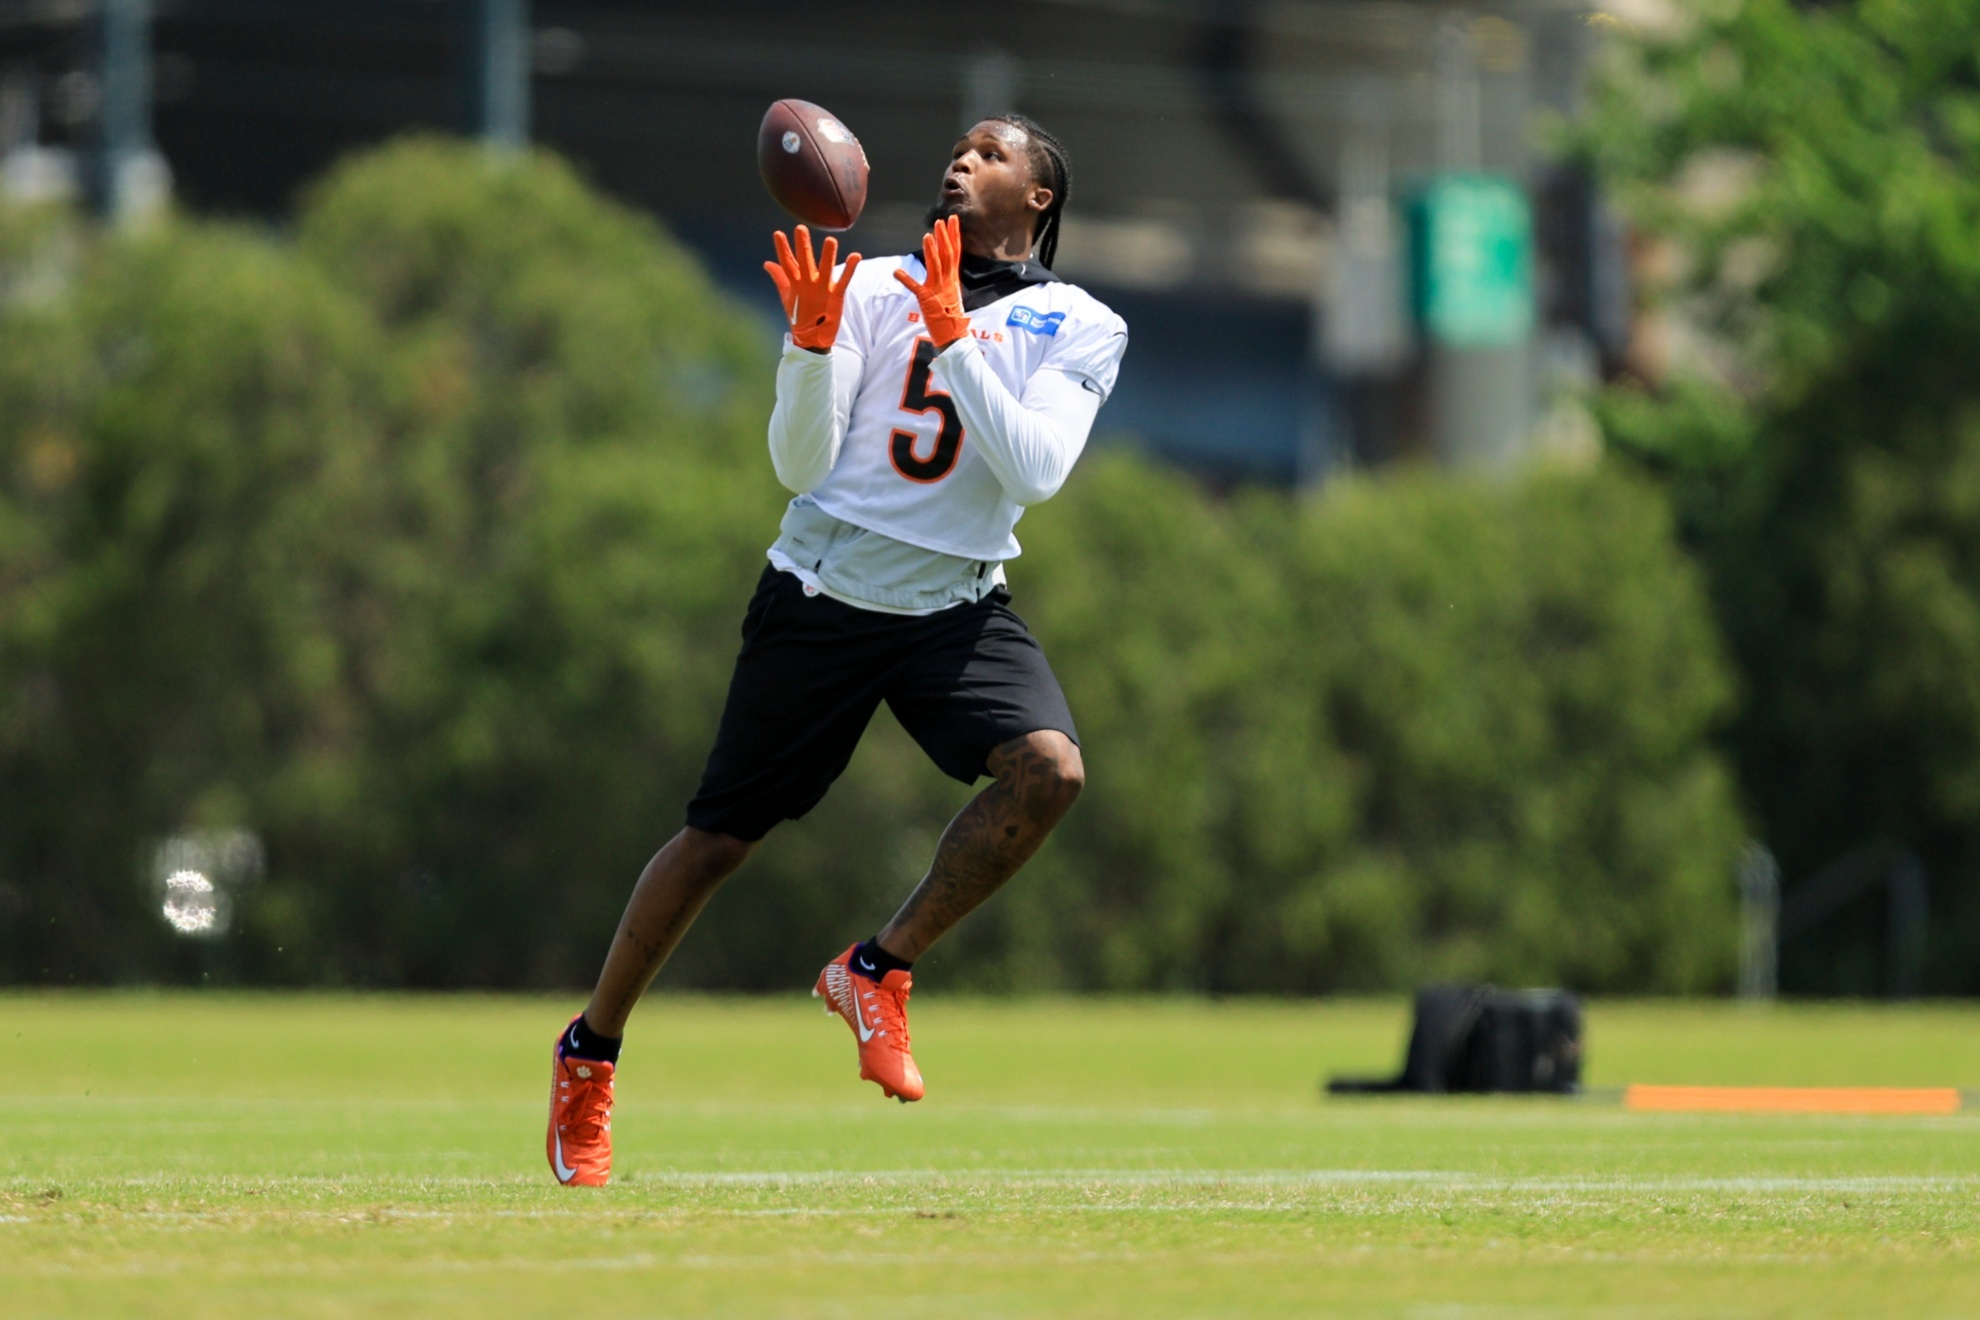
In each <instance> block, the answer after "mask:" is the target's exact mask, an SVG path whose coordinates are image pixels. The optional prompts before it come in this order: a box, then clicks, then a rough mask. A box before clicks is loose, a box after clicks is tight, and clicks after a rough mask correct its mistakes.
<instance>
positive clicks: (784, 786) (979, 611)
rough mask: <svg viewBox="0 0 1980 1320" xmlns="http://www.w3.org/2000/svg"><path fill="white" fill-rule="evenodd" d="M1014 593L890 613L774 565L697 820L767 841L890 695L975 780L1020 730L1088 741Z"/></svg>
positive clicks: (901, 714)
mask: <svg viewBox="0 0 1980 1320" xmlns="http://www.w3.org/2000/svg"><path fill="white" fill-rule="evenodd" d="M1010 598H1011V597H1010V593H1009V592H1007V591H1005V590H1004V589H1003V588H1002V587H998V588H997V589H996V590H994V591H992V592H991V593H990V594H989V595H988V596H985V597H984V598H983V599H982V600H979V601H977V602H976V603H975V604H973V605H957V606H954V607H953V608H950V609H946V610H942V611H941V612H939V613H936V614H927V615H920V616H914V615H903V614H882V613H880V612H878V611H876V610H862V609H856V608H854V607H853V606H851V605H847V604H845V603H844V602H842V601H836V600H833V599H832V598H831V597H830V596H825V595H812V594H809V593H807V592H806V590H805V588H804V585H803V584H802V583H800V582H799V581H798V580H797V578H796V577H794V576H792V575H791V574H789V573H784V572H780V571H778V570H777V569H775V568H766V569H764V570H763V577H762V578H761V579H760V580H759V581H758V582H757V586H756V595H755V596H754V597H752V598H751V600H750V602H749V610H748V612H747V613H746V614H745V615H744V616H743V626H742V636H743V646H742V654H741V655H739V656H737V657H736V672H735V677H733V678H732V679H730V681H729V699H728V702H727V704H726V705H724V706H723V708H722V728H721V732H720V733H718V734H717V735H716V736H715V750H714V751H712V752H710V753H709V755H708V768H707V770H706V771H704V772H703V774H702V779H701V791H700V792H698V793H696V794H695V796H694V801H693V802H691V803H689V804H688V812H687V819H688V824H690V825H692V826H694V827H695V828H696V829H702V830H710V831H713V832H715V833H718V834H728V835H732V836H734V837H735V838H738V839H760V838H762V837H763V836H764V835H765V834H768V833H769V832H770V829H771V827H772V826H774V825H776V824H777V822H779V821H783V820H796V819H797V818H798V817H799V816H802V815H804V813H805V812H807V811H810V810H811V809H812V808H813V807H815V806H817V805H818V802H819V800H820V799H821V798H823V797H824V796H825V790H826V789H828V788H830V787H831V786H832V781H833V780H835V779H837V778H838V777H839V775H840V774H841V773H842V772H843V771H844V770H845V768H846V766H847V764H848V763H849V762H850V761H851V760H852V754H853V749H854V748H855V747H857V746H858V745H859V739H860V735H861V734H863V733H865V732H866V725H867V722H868V721H870V720H871V719H872V718H873V712H874V710H875V709H876V708H877V707H878V706H879V704H880V703H881V702H882V701H883V700H884V701H885V702H886V703H887V705H888V707H889V708H890V709H892V711H893V712H894V718H896V719H898V720H899V721H900V722H901V727H902V728H904V729H906V730H907V731H908V733H909V734H910V735H911V736H912V737H913V738H914V740H915V741H916V742H917V743H919V744H921V749H922V750H923V751H925V752H927V753H928V755H929V758H930V759H931V760H933V761H934V762H935V764H936V765H938V766H940V767H941V769H942V771H943V773H945V774H948V775H950V776H952V777H954V778H956V779H960V780H962V782H964V783H965V784H970V783H974V782H975V781H976V779H977V778H978V776H980V775H983V774H985V773H986V772H987V767H986V765H985V762H986V761H987V760H988V759H989V756H990V753H991V751H992V750H993V749H995V748H996V747H998V746H1000V745H1002V744H1004V743H1007V742H1009V741H1011V740H1012V739H1013V738H1022V737H1023V736H1024V735H1025V734H1027V733H1036V732H1038V731H1039V730H1041V729H1056V730H1058V731H1059V732H1060V733H1063V734H1065V735H1066V736H1067V737H1068V738H1071V739H1072V740H1073V741H1074V742H1078V741H1079V734H1078V732H1077V731H1076V730H1074V728H1073V721H1072V712H1071V711H1070V710H1069V709H1067V707H1066V696H1065V693H1064V692H1062V691H1060V690H1059V680H1058V679H1057V678H1055V677H1054V676H1053V674H1052V667H1051V666H1050V665H1049V664H1047V663H1046V662H1045V652H1044V651H1043V650H1042V649H1040V647H1039V645H1038V643H1037V641H1035V640H1034V639H1033V638H1032V636H1031V632H1030V630H1029V629H1027V628H1026V627H1025V626H1024V620H1023V619H1020V618H1019V617H1018V616H1017V615H1016V614H1015V613H1013V612H1012V611H1011V608H1010Z"/></svg>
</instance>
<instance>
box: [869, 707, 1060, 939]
mask: <svg viewBox="0 0 1980 1320" xmlns="http://www.w3.org/2000/svg"><path fill="white" fill-rule="evenodd" d="M989 770H990V773H991V774H993V775H995V776H996V777H997V779H996V782H995V783H993V784H991V785H990V786H989V787H988V788H986V789H984V790H983V791H982V792H981V793H978V794H977V795H976V797H975V798H973V799H972V800H971V801H970V803H969V805H968V806H966V807H964V808H963V809H962V810H961V811H960V812H958V813H957V814H956V818H955V819H954V820H952V821H950V822H949V828H948V829H947V830H945V831H943V833H942V842H941V844H940V846H938V847H937V848H936V850H935V861H934V863H933V864H932V865H931V866H930V867H929V868H928V874H927V875H925V876H923V877H922V879H921V883H920V884H918V885H916V886H915V889H914V892H913V893H912V894H910V895H908V900H907V902H906V903H904V904H902V905H901V910H900V911H899V912H897V913H895V914H894V919H893V920H892V921H890V922H888V923H887V927H886V929H885V930H882V931H881V932H880V947H882V948H883V949H886V950H887V951H888V952H889V953H892V954H894V955H895V956H897V957H900V958H904V959H906V960H907V961H909V962H913V961H914V960H915V959H916V958H919V957H920V956H921V955H922V954H923V953H925V952H927V950H928V948H929V946H930V945H932V944H934V943H935V941H936V940H938V939H940V938H941V937H942V936H943V935H944V934H946V933H947V932H948V931H949V930H950V929H951V928H952V927H953V926H954V925H955V924H956V923H957V922H958V921H961V920H962V919H963V918H964V917H965V916H967V915H969V913H971V912H972V911H974V910H975V909H976V908H977V906H978V905H980V904H981V903H982V902H983V900H984V899H986V898H988V897H990V895H992V894H994V893H996V892H997V890H998V889H999V888H1000V887H1002V885H1003V883H1004V882H1005V881H1006V880H1008V879H1010V878H1011V876H1013V875H1015V874H1016V873H1017V870H1018V868H1019V867H1021V866H1023V865H1024V864H1025V863H1026V862H1027V861H1029V860H1030V859H1031V855H1032V854H1033V853H1035V852H1037V851H1038V846H1039V845H1040V844H1042V843H1044V842H1045V836H1046V835H1048V834H1050V833H1051V832H1052V827H1053V826H1054V825H1057V824H1058V823H1059V821H1060V819H1061V818H1062V817H1064V815H1065V814H1066V812H1067V810H1069V809H1070V808H1071V807H1072V804H1073V799H1075V798H1077V797H1078V796H1079V791H1080V788H1081V786H1082V785H1083V784H1084V783H1085V770H1084V767H1083V766H1082V764H1081V762H1080V756H1079V748H1078V747H1076V746H1074V745H1073V741H1072V739H1070V738H1068V737H1066V736H1065V735H1064V734H1062V733H1055V732H1049V731H1048V732H1041V733H1032V734H1026V735H1025V736H1024V737H1022V738H1017V739H1014V740H1012V741H1010V742H1007V743H1004V744H1003V745H1001V746H999V747H998V748H997V749H996V750H995V751H993V752H991V753H990V762H989Z"/></svg>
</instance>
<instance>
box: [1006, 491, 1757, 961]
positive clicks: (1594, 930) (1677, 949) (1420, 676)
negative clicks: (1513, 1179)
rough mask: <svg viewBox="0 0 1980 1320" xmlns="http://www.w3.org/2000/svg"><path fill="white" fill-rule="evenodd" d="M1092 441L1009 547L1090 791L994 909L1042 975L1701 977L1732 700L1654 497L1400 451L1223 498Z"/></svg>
mask: <svg viewBox="0 0 1980 1320" xmlns="http://www.w3.org/2000/svg"><path fill="white" fill-rule="evenodd" d="M1090 462H1091V466H1090V467H1089V469H1088V470H1086V471H1084V472H1082V473H1081V474H1079V476H1077V477H1076V478H1075V481H1074V484H1073V485H1072V486H1071V487H1070V488H1069V490H1068V491H1067V493H1066V494H1065V495H1064V496H1062V497H1061V499H1060V500H1059V501H1056V502H1054V503H1053V504H1051V505H1047V506H1046V507H1045V508H1043V509H1041V510H1039V511H1038V512H1037V513H1036V514H1035V515H1033V517H1032V518H1031V519H1030V520H1029V521H1028V522H1027V523H1026V527H1027V529H1028V531H1029V533H1030V535H1029V541H1028V545H1029V547H1030V549H1029V553H1027V555H1026V557H1025V558H1024V559H1022V560H1020V561H1019V562H1018V564H1017V566H1016V567H1015V569H1014V571H1013V580H1014V583H1015V584H1016V589H1017V590H1018V591H1019V593H1020V600H1021V602H1022V603H1026V604H1027V605H1029V606H1030V607H1031V613H1032V618H1033V621H1034V624H1035V625H1036V626H1037V627H1038V628H1039V630H1040V632H1041V634H1042V635H1043V636H1044V637H1045V638H1046V640H1047V641H1048V643H1049V644H1050V646H1051V648H1052V653H1053V656H1054V663H1055V664H1056V665H1057V666H1058V668H1059V670H1060V672H1061V674H1062V675H1063V676H1064V678H1065V682H1066V686H1067V689H1068V693H1069V695H1070V696H1071V698H1072V700H1073V707H1074V710H1075V712H1076V714H1077V716H1078V718H1079V719H1080V721H1081V731H1082V734H1083V737H1084V742H1085V746H1086V748H1087V751H1088V761H1089V787H1088V791H1087V795H1086V796H1085V797H1084V798H1083V799H1082V800H1081V803H1080V806H1079V808H1078V810H1077V811H1076V812H1075V813H1074V815H1073V816H1072V817H1071V818H1070V819H1069V820H1068V821H1067V823H1066V825H1065V826H1063V827H1062V828H1061V836H1060V837H1059V838H1057V839H1055V841H1054V844H1053V845H1052V848H1051V849H1050V850H1048V852H1047V854H1046V855H1045V856H1044V857H1043V858H1041V860H1040V861H1039V862H1038V863H1035V864H1034V865H1035V866H1037V867H1038V869H1039V870H1040V872H1041V873H1042V874H1041V876H1040V877H1038V878H1032V877H1030V876H1029V874H1027V876H1026V877H1025V878H1022V879H1020V881H1019V882H1018V885H1019V886H1021V887H1022V888H1021V890H1020V893H1019V894H1018V895H1015V896H1012V897H1011V898H1010V901H1009V902H1008V904H1007V908H1006V911H1005V914H1004V916H1003V917H1002V919H1003V920H1006V921H1009V922H1012V923H1016V924H1017V925H1019V926H1020V927H1021V928H1023V929H1026V930H1030V931H1051V932H1053V934H1052V938H1054V939H1055V940H1056V941H1058V947H1059V948H1060V950H1061V952H1060V954H1059V957H1058V959H1057V965H1058V967H1059V968H1060V969H1062V970H1061V972H1060V975H1061V976H1066V975H1067V974H1068V973H1070V977H1071V979H1070V981H1069V982H1068V983H1070V984H1075V985H1082V986H1104V987H1108V988H1130V987H1134V988H1139V987H1153V986H1162V987H1191V988H1205V989H1212V990H1219V991H1223V990H1288V989H1292V990H1300V991H1318V990H1333V989H1341V988H1372V987H1381V986H1395V985H1402V984H1408V983H1409V982H1411V981H1412V980H1415V979H1417V978H1421V977H1431V976H1438V977H1491V978H1497V979H1500V980H1503V981H1507V982H1513V983H1533V982H1541V981H1565V982H1566V983H1568V984H1572V985H1578V986H1583V987H1588V988H1613V987H1622V986H1630V987H1638V988H1656V989H1660V990H1687V989H1702V988H1708V987H1711V986H1714V985H1718V984H1722V983H1723V982H1724V981H1725V980H1726V978H1727V976H1728V974H1729V962H1728V958H1729V949H1730V930H1731V925H1732V920H1731V912H1730V909H1729V906H1728V904H1729V888H1728V884H1727V880H1726V875H1727V867H1728V866H1729V864H1730V863H1729V858H1730V856H1731V853H1732V850H1733V849H1734V848H1735V846H1736V844H1737V841H1738V838H1739V822H1738V820H1737V818H1736V816H1735V814H1734V812H1733V810H1732V808H1731V797H1730V793H1729V786H1728V784H1727V783H1726V781H1725V777H1724V775H1723V773H1722V772H1721V771H1720V769H1719V766H1718V764H1717V762H1716V759H1715V758H1714V757H1713V756H1712V755H1711V754H1710V752H1709V751H1708V750H1707V735H1708V733H1709V731H1710V729H1711V727H1712V725H1713V723H1714V721H1715V720H1717V719H1718V718H1719V717H1720V716H1721V715H1722V714H1723V712H1724V711H1725V709H1726V705H1727V701H1728V697H1729V695H1730V694H1729V691H1728V688H1727V682H1726V678H1725V675H1724V672H1723V669H1722V666H1721V664H1720V662H1719V659H1718V654H1717V649H1716V642H1715V639H1714V638H1713V636H1712V635H1711V631H1710V626H1709V623H1708V620H1707V617H1706V613H1705V608H1704V601H1703V593H1702V591H1701V589H1700V587H1699V584H1698V583H1697V582H1696V580H1695V576H1694V574H1693V571H1692V570H1691V568H1690V566H1689V565H1688V564H1687V563H1686V562H1685V561H1684V559H1683V558H1682V556H1681V555H1679V554H1678V552H1677V551H1676V549H1675V547H1674V546H1673V544H1672V541H1671V537H1670V534H1669V528H1668V526H1667V522H1666V514H1665V511H1664V507H1663V504H1662V501H1661V500H1660V499H1659V498H1658V497H1657V496H1656V495H1655V494H1653V493H1652V492H1650V491H1649V490H1647V489H1646V488H1644V487H1642V486H1640V485H1637V484H1634V483H1630V482H1627V481H1623V480H1619V479H1616V478H1613V477H1607V476H1595V477H1586V476H1578V475H1569V474H1553V473H1538V474H1533V475H1531V476H1529V477H1527V478H1525V479H1522V480H1520V481H1517V482H1512V483H1506V484H1500V483H1496V482H1479V481H1476V480H1471V479H1464V478H1459V477H1450V476H1434V475H1428V474H1417V475H1410V476H1405V477H1399V478H1393V479H1388V480H1384V481H1380V482H1349V483H1342V484H1340V485H1338V486H1336V487H1335V488H1333V489H1332V490H1330V491H1329V493H1328V494H1327V496H1326V497H1325V498H1323V499H1322V500H1320V501H1319V502H1317V503H1314V504H1310V505H1302V504H1299V503H1296V502H1294V501H1291V500H1287V499H1284V498H1281V497H1273V496H1262V495H1261V496H1254V497H1251V498H1249V499H1246V500H1243V501H1240V502H1238V503H1237V504H1236V505H1234V506H1231V507H1228V508H1224V507H1219V506H1218V505H1216V504H1214V503H1212V502H1210V501H1207V500H1205V499H1204V498H1203V497H1202V496H1201V495H1199V494H1197V493H1196V492H1195V491H1194V490H1193V489H1191V488H1190V487H1188V486H1187V485H1186V484H1184V483H1183V482H1182V481H1181V480H1180V479H1178V478H1175V477H1169V476H1164V475H1160V474H1158V473H1155V472H1152V471H1150V470H1148V469H1147V468H1145V467H1143V466H1142V465H1140V464H1138V463H1134V462H1132V461H1129V460H1125V459H1118V458H1116V459H1103V460H1100V461H1097V462H1092V461H1090ZM1030 908H1037V909H1043V910H1042V911H1039V912H1037V913H1035V914H1030V913H1028V912H1027V909H1030ZM986 924H988V923H986Z"/></svg>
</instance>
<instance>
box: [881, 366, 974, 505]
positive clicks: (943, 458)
mask: <svg viewBox="0 0 1980 1320" xmlns="http://www.w3.org/2000/svg"><path fill="white" fill-rule="evenodd" d="M934 361H935V341H934V340H932V339H917V340H915V341H914V361H912V362H910V363H909V364H908V374H907V385H906V386H905V387H904V388H903V389H902V390H901V411H902V412H910V413H921V414H923V415H926V414H928V413H931V412H932V413H935V414H937V415H938V416H939V417H940V418H941V420H942V426H941V429H940V430H938V431H937V432H936V433H935V450H934V452H933V453H931V454H929V455H928V456H927V457H926V458H924V457H922V456H921V455H920V454H917V453H916V452H915V446H916V444H917V443H919V441H920V439H921V437H920V436H918V435H916V434H915V433H914V432H912V431H895V432H894V434H893V435H892V436H891V437H890V438H889V439H888V442H887V444H888V450H887V452H888V454H889V456H890V457H891V458H892V459H893V460H894V471H896V472H898V473H900V474H901V475H902V476H904V477H906V478H907V479H908V480H909V481H920V482H931V481H940V480H941V479H942V478H943V477H946V476H948V475H949V473H951V472H953V471H955V467H956V459H957V458H958V457H959V456H960V455H961V454H962V442H963V425H962V418H960V417H958V416H956V401H955V400H954V399H952V398H950V397H949V396H948V395H947V394H945V393H944V392H943V391H941V390H938V389H931V388H930V387H929V384H928V369H929V367H930V365H931V364H933V362H934Z"/></svg>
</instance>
